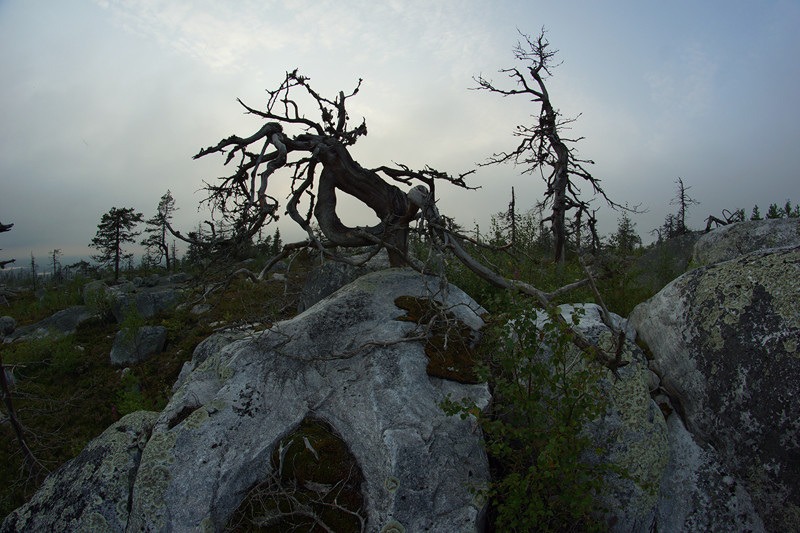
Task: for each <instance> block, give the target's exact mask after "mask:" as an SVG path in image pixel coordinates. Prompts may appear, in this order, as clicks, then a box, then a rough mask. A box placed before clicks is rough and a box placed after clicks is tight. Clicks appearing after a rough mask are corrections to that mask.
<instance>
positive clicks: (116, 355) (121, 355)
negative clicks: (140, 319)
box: [110, 326, 167, 366]
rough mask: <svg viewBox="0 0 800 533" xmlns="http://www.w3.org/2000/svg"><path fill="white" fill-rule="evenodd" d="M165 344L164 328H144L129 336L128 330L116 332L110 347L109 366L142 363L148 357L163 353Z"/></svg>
mask: <svg viewBox="0 0 800 533" xmlns="http://www.w3.org/2000/svg"><path fill="white" fill-rule="evenodd" d="M166 343H167V328H165V327H164V326H144V327H141V328H139V329H138V330H137V331H136V334H135V335H131V332H130V330H129V329H128V328H123V329H122V330H120V331H119V332H117V336H116V337H115V338H114V344H113V346H112V347H111V355H110V359H111V364H112V365H116V366H119V365H128V364H132V363H138V362H140V361H144V360H145V359H147V358H148V357H149V356H151V355H153V354H157V353H161V352H162V351H164V345H165V344H166Z"/></svg>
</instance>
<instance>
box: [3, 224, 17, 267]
mask: <svg viewBox="0 0 800 533" xmlns="http://www.w3.org/2000/svg"><path fill="white" fill-rule="evenodd" d="M13 227H14V224H3V223H2V222H0V233H4V232H6V231H11V228H13ZM15 261H16V259H0V270H2V269H5V268H6V265H10V264H11V263H13V262H15Z"/></svg>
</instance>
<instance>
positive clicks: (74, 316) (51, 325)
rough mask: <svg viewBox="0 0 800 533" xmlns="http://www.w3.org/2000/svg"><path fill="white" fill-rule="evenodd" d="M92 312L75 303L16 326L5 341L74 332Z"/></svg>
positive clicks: (63, 334)
mask: <svg viewBox="0 0 800 533" xmlns="http://www.w3.org/2000/svg"><path fill="white" fill-rule="evenodd" d="M92 316H93V313H92V312H91V311H90V310H89V308H88V307H86V306H85V305H75V306H72V307H69V308H67V309H64V310H62V311H58V312H55V313H53V314H52V315H50V316H49V317H47V318H45V319H44V320H41V321H39V322H37V323H36V324H31V325H30V326H23V327H21V328H17V329H16V330H15V331H14V332H13V333H11V334H10V335H8V336H7V337H6V340H7V341H17V340H25V339H38V338H43V337H63V336H65V335H69V334H71V333H75V329H76V328H77V327H78V324H80V323H81V322H83V321H85V320H88V319H90V318H92Z"/></svg>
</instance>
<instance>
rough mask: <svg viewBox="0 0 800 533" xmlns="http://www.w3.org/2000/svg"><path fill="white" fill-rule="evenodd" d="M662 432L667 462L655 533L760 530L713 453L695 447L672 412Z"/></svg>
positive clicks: (732, 479)
mask: <svg viewBox="0 0 800 533" xmlns="http://www.w3.org/2000/svg"><path fill="white" fill-rule="evenodd" d="M667 427H668V428H669V451H670V460H669V464H668V465H667V470H666V473H665V474H664V478H663V480H662V481H661V488H660V493H659V499H658V509H657V514H656V529H655V531H658V532H659V533H680V532H683V531H726V532H731V533H734V532H741V533H745V532H752V533H759V532H762V531H764V523H763V522H762V521H761V518H760V517H759V516H758V514H757V513H756V510H755V508H754V507H753V502H752V501H751V499H750V495H749V494H748V492H747V490H746V489H745V488H744V486H743V485H742V483H740V482H738V481H737V480H736V478H735V477H734V476H731V475H730V474H729V473H728V472H727V470H726V468H725V467H724V466H723V465H722V464H720V461H719V459H718V457H717V454H716V452H715V451H714V449H713V448H707V449H703V448H702V447H700V446H699V445H698V444H697V443H696V442H695V441H694V439H692V436H691V434H690V433H689V432H688V431H686V428H685V427H684V425H683V422H682V421H681V419H680V417H679V416H678V415H677V414H676V413H673V414H672V415H670V416H669V417H668V418H667Z"/></svg>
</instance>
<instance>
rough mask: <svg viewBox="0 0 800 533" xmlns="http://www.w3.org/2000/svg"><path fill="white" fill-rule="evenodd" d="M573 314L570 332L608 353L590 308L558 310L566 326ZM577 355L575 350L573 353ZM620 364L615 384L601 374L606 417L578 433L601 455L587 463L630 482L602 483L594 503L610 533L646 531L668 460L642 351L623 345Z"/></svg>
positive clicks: (618, 321)
mask: <svg viewBox="0 0 800 533" xmlns="http://www.w3.org/2000/svg"><path fill="white" fill-rule="evenodd" d="M576 308H581V309H583V313H584V314H583V316H581V317H580V321H579V322H578V324H577V326H576V329H577V330H578V331H580V332H581V333H582V334H583V335H584V337H586V339H587V340H588V341H589V342H591V343H592V344H594V345H596V346H602V347H604V348H606V349H610V348H611V346H612V339H613V336H612V331H611V329H610V328H609V327H608V326H606V325H605V324H604V323H603V320H602V318H601V312H600V307H599V306H597V305H596V304H581V305H577V306H571V305H562V306H560V307H559V309H560V311H561V314H562V316H564V318H566V319H567V321H568V322H571V317H572V315H573V313H574V312H575V309H576ZM547 319H548V317H547V315H546V313H544V312H542V311H538V312H537V322H538V323H539V324H540V325H541V324H543V323H544V321H545V320H547ZM612 320H613V322H614V325H615V327H619V328H623V329H624V328H625V323H624V320H623V319H622V318H621V317H619V316H618V315H614V314H612ZM575 350H577V348H575ZM623 359H624V360H626V361H629V364H628V365H626V366H624V367H622V368H620V369H619V371H618V373H619V379H615V378H614V376H613V374H611V372H610V371H608V370H604V372H605V377H604V378H603V379H602V381H601V384H600V385H601V389H602V390H603V391H604V394H607V395H608V396H609V397H610V398H611V406H610V408H609V410H608V412H607V413H606V414H605V415H604V416H602V417H601V418H600V419H599V420H595V421H592V422H590V423H588V424H587V425H586V426H585V428H584V431H586V432H587V433H588V434H589V435H590V436H591V438H592V441H593V442H594V443H596V444H597V445H598V446H604V447H605V451H604V453H603V454H602V455H600V456H599V457H598V456H597V455H595V454H591V453H589V454H587V455H586V456H585V460H587V461H588V462H589V463H594V464H598V463H611V464H614V465H617V466H620V467H623V468H625V469H627V470H628V472H629V473H630V474H631V476H632V479H623V478H621V477H620V476H617V475H609V476H607V477H606V480H605V481H606V483H607V487H606V490H605V491H604V493H603V494H602V495H601V496H600V503H601V504H603V505H604V506H605V507H606V508H607V509H609V510H610V512H609V513H607V515H606V520H607V522H608V523H609V524H612V525H611V527H610V531H614V532H618V533H632V532H642V533H646V532H649V531H651V526H652V524H653V523H654V520H655V510H656V504H657V497H656V496H657V495H656V494H655V493H653V492H652V491H651V490H650V487H651V486H657V484H658V483H659V481H660V480H661V477H662V475H663V473H664V471H665V469H666V466H667V462H668V460H669V447H668V436H667V427H666V423H665V421H664V417H663V415H662V413H661V410H660V409H659V408H658V406H657V405H656V404H655V402H654V401H653V400H652V399H651V398H650V394H649V389H648V384H649V379H650V370H649V369H648V365H647V359H646V358H645V356H644V353H643V352H642V350H641V349H640V348H639V347H638V346H636V345H635V344H634V343H633V342H626V344H625V348H624V351H623Z"/></svg>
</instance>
